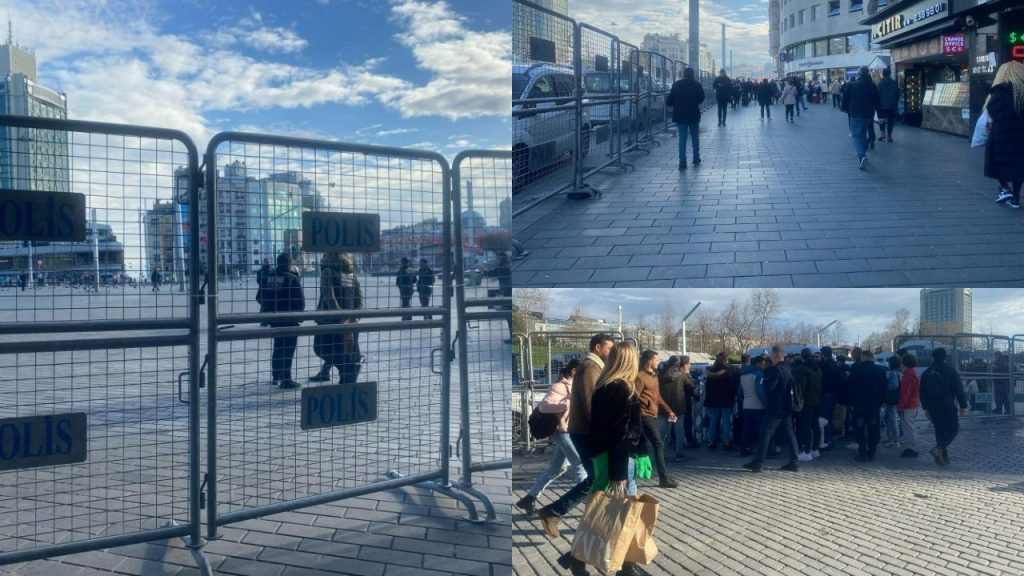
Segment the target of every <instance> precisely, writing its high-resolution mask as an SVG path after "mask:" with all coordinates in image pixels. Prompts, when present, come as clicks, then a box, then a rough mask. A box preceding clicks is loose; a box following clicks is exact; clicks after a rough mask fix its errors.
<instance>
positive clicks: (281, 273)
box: [260, 252, 306, 390]
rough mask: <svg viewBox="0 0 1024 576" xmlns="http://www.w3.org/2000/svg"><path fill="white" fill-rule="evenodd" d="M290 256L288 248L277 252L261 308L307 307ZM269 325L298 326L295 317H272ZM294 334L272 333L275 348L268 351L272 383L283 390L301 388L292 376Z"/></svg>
mask: <svg viewBox="0 0 1024 576" xmlns="http://www.w3.org/2000/svg"><path fill="white" fill-rule="evenodd" d="M291 266H292V257H291V255H290V254H288V253H287V252H282V253H280V254H278V255H277V268H275V269H274V271H273V274H270V275H269V276H268V277H267V278H266V279H265V280H264V285H263V291H262V292H263V294H262V300H261V301H260V312H261V313H264V314H267V313H281V312H301V311H303V310H305V309H306V297H305V295H304V294H303V292H302V281H301V280H300V279H299V276H298V274H296V273H295V272H293V271H292V270H291ZM268 325H269V326H270V327H272V328H284V327H291V326H298V325H299V322H297V321H295V320H271V321H269V322H268ZM297 342H298V337H297V336H274V351H273V353H272V354H271V360H270V370H271V376H272V378H273V381H274V385H275V386H278V387H280V388H281V389H284V390H289V389H295V388H301V387H302V385H301V384H299V383H298V382H296V381H295V380H292V361H293V360H294V359H295V345H296V343H297Z"/></svg>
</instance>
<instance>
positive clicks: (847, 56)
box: [768, 0, 895, 82]
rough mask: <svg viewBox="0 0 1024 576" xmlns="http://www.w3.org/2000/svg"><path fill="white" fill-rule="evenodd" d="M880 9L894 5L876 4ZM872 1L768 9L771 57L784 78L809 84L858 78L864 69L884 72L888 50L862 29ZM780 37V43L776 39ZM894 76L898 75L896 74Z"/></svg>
mask: <svg viewBox="0 0 1024 576" xmlns="http://www.w3.org/2000/svg"><path fill="white" fill-rule="evenodd" d="M873 1H874V2H875V4H876V5H877V6H878V7H881V6H884V5H886V4H887V3H889V4H893V3H894V2H893V1H892V0H873ZM871 6H872V4H871V2H864V1H863V0H827V1H824V2H821V1H819V0H780V1H779V2H776V3H769V6H768V38H769V46H770V47H771V50H772V58H773V59H775V61H777V62H778V63H779V66H778V67H779V68H780V69H781V70H782V73H783V74H785V75H787V76H796V77H798V78H801V79H804V80H815V79H816V80H820V81H825V82H832V81H833V80H834V79H836V78H845V79H848V80H849V79H853V78H855V77H856V76H857V70H858V68H860V67H861V66H868V67H872V68H875V69H877V70H878V71H879V73H880V70H881V68H884V67H885V66H887V65H888V64H889V51H888V50H885V49H882V48H881V47H880V46H879V45H878V42H877V40H876V39H874V38H872V37H871V29H870V26H868V25H865V24H861V22H860V21H861V19H863V18H864V16H865V10H869V9H870V7H871ZM776 38H777V39H776ZM894 76H895V74H894Z"/></svg>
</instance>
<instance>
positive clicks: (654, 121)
mask: <svg viewBox="0 0 1024 576" xmlns="http://www.w3.org/2000/svg"><path fill="white" fill-rule="evenodd" d="M673 76H674V72H673V70H672V61H671V60H669V59H668V58H666V57H665V56H663V55H662V54H658V53H656V52H652V53H651V54H650V79H651V92H650V118H651V121H650V124H649V130H648V138H652V139H653V137H654V136H655V135H657V134H662V133H664V132H666V131H668V128H669V122H668V121H669V117H668V107H667V106H666V105H665V99H666V98H667V97H668V92H669V89H671V88H672V80H673Z"/></svg>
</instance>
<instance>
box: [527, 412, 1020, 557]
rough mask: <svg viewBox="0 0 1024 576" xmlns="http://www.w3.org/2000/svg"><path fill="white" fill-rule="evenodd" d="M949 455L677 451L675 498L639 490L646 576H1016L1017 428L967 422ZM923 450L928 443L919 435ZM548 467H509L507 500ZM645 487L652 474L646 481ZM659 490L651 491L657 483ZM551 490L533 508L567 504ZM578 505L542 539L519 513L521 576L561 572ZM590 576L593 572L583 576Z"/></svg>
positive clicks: (926, 430)
mask: <svg viewBox="0 0 1024 576" xmlns="http://www.w3.org/2000/svg"><path fill="white" fill-rule="evenodd" d="M963 428H964V429H963V430H962V431H961V433H960V435H959V436H958V437H957V439H956V441H955V442H954V443H953V445H952V446H951V447H950V460H951V461H952V463H951V464H950V465H949V466H948V467H946V468H940V467H938V466H936V465H935V463H934V462H933V461H932V459H931V457H930V456H929V455H928V454H927V453H924V454H922V457H921V458H918V459H904V458H900V457H899V455H898V451H897V450H895V449H889V448H882V447H879V449H878V450H879V452H878V455H877V457H876V459H875V462H873V463H870V464H857V463H855V462H854V461H853V457H854V456H855V454H856V451H855V450H850V449H847V448H846V447H844V446H838V447H836V448H835V449H833V450H831V451H828V452H824V453H823V455H822V457H821V458H820V459H818V460H815V461H814V462H809V463H802V464H801V470H800V471H799V472H797V473H792V472H782V471H779V470H777V468H778V467H779V466H780V465H782V464H784V463H785V460H784V459H782V460H780V459H769V460H768V461H767V466H766V468H765V471H764V472H763V473H761V474H751V473H749V472H746V471H745V470H743V469H742V468H741V467H740V465H741V464H742V463H744V462H746V461H747V459H745V458H741V457H739V456H738V455H736V454H737V453H723V452H708V451H707V450H706V449H703V448H701V449H696V450H688V451H687V458H688V459H687V460H685V461H684V462H682V463H677V464H672V463H670V464H669V466H670V468H672V470H673V474H674V476H675V478H676V479H677V480H679V481H680V484H681V486H680V487H679V488H677V489H674V490H666V489H659V488H654V487H652V482H651V481H646V480H645V481H641V486H640V491H641V493H649V494H652V495H653V496H655V497H656V498H657V499H658V500H660V502H661V512H660V517H659V519H658V525H657V527H656V531H655V539H656V541H657V544H658V548H659V550H660V554H659V555H658V557H657V558H656V559H655V561H654V563H653V564H652V565H651V566H648V567H647V570H648V571H649V572H650V573H651V574H655V575H681V574H698V575H701V576H704V575H707V576H711V575H722V574H740V575H755V574H761V575H779V576H781V575H787V576H789V575H803V574H806V575H821V574H836V575H839V574H843V575H845V574H858V575H864V574H876V575H879V576H881V575H893V574H898V575H910V574H921V575H925V574H927V575H936V574H941V575H944V576H953V575H964V576H968V575H970V576H977V575H992V576H996V575H1012V576H1019V575H1021V574H1024V522H1022V521H1021V518H1022V516H1021V514H1022V510H1024V427H1022V426H1021V425H1020V423H1017V424H1016V425H1012V424H1011V425H1006V424H1001V425H1000V424H977V423H973V422H965V423H964V424H963ZM919 432H921V433H923V436H922V438H924V439H925V442H924V445H925V446H929V447H930V446H931V444H929V441H934V435H933V433H932V430H931V429H930V427H929V426H927V425H926V424H923V423H922V424H921V425H920V426H919ZM546 461H547V459H546V458H542V457H530V458H522V459H520V458H517V459H516V463H515V464H516V466H515V468H514V470H513V488H514V490H513V492H514V498H516V499H518V498H521V497H522V496H523V495H524V494H525V493H526V492H525V491H526V490H528V489H529V487H530V485H531V484H532V483H533V480H534V479H535V478H536V477H537V475H538V474H539V473H540V471H541V470H542V468H543V466H544V464H546ZM655 477H657V474H656V473H655ZM654 483H655V484H656V480H655V482H654ZM568 488H569V483H568V482H566V481H559V482H556V483H554V484H552V486H550V487H549V488H548V490H546V491H545V492H544V494H543V495H542V497H541V501H542V503H547V502H550V501H551V500H552V499H553V498H555V497H557V496H559V495H561V494H562V493H564V491H565V490H567V489H568ZM582 512H583V510H582V506H581V507H579V508H577V509H576V510H574V511H573V513H571V514H570V515H569V516H568V517H567V521H566V522H564V523H563V524H562V530H561V534H562V537H561V538H558V539H556V540H550V539H548V538H547V536H545V535H544V533H543V529H542V527H541V524H540V521H539V520H537V518H536V516H533V517H530V518H527V517H525V516H524V515H522V514H521V513H520V512H519V511H518V510H516V515H515V517H514V521H515V527H514V531H513V537H512V538H513V546H514V550H515V558H514V560H513V566H514V569H515V573H516V574H517V575H523V576H525V575H534V574H537V575H539V574H555V573H564V571H562V570H561V569H560V568H559V567H558V566H557V564H555V560H556V559H557V558H558V556H559V555H561V554H562V553H563V552H565V551H568V550H569V549H570V547H571V542H572V534H573V530H574V529H575V527H576V523H577V520H578V519H579V517H580V515H582ZM591 573H592V574H599V572H598V571H596V570H592V571H591Z"/></svg>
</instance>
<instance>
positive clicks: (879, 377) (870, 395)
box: [850, 350, 889, 462]
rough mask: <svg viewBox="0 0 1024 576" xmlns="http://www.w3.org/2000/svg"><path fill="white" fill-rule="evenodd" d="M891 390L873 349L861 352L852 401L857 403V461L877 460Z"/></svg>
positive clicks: (852, 374)
mask: <svg viewBox="0 0 1024 576" xmlns="http://www.w3.org/2000/svg"><path fill="white" fill-rule="evenodd" d="M888 391H889V379H888V378H887V377H886V375H885V370H884V369H882V367H881V366H879V365H877V364H875V354H874V352H872V351H871V350H861V352H860V362H859V363H858V364H856V365H854V367H853V368H851V369H850V398H851V401H852V402H853V427H854V430H855V432H856V436H857V457H856V458H855V460H856V461H857V462H870V461H872V460H874V459H875V450H876V449H877V448H878V442H879V441H880V440H881V438H882V419H881V410H882V405H883V404H885V395H886V393H887V392H888Z"/></svg>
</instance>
